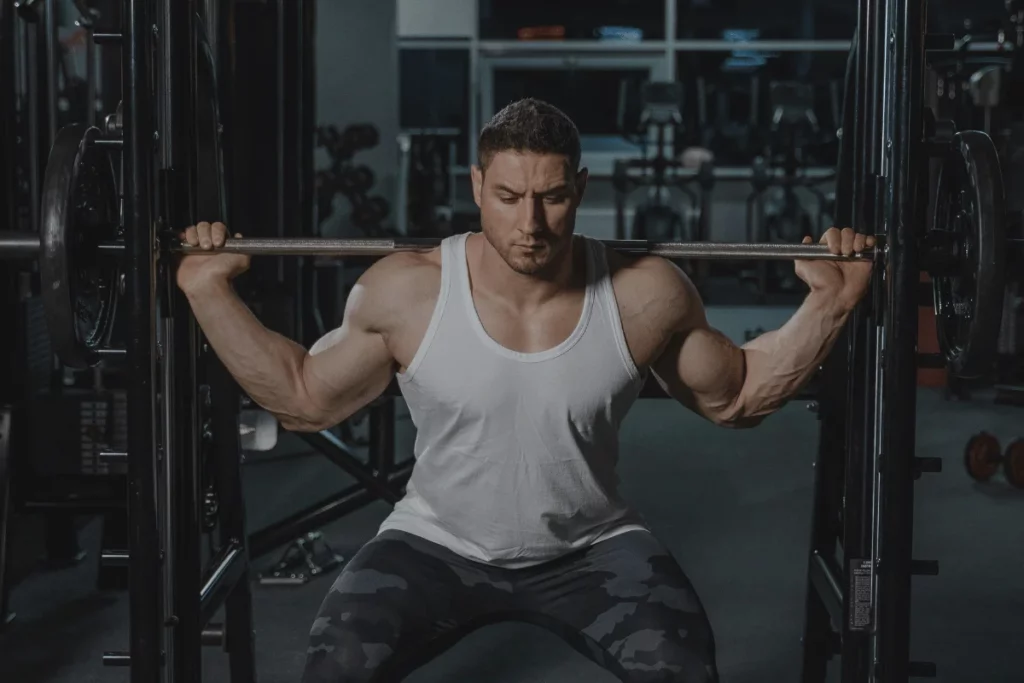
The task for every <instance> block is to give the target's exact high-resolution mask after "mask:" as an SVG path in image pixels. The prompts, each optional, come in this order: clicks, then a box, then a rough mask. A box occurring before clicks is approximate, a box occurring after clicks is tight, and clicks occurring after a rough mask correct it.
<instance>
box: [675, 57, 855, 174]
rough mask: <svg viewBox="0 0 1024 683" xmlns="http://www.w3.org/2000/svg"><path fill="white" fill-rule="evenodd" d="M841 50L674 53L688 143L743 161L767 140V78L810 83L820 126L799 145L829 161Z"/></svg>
mask: <svg viewBox="0 0 1024 683" xmlns="http://www.w3.org/2000/svg"><path fill="white" fill-rule="evenodd" d="M846 57H847V55H846V53H845V52H763V51H762V52H754V51H746V52H740V53H737V52H694V53H683V54H680V55H679V61H678V77H679V79H680V80H681V81H682V82H683V83H684V84H685V91H686V99H685V102H686V105H685V108H684V111H683V117H684V122H685V125H686V132H685V136H686V141H687V143H688V144H699V145H702V146H705V147H708V148H709V149H711V151H713V152H714V153H715V156H716V159H717V162H718V163H719V164H720V165H723V166H730V165H739V166H747V165H749V164H750V161H751V160H752V159H753V158H754V157H756V156H758V155H760V154H762V153H763V152H764V151H765V150H766V149H767V148H768V147H769V146H771V145H772V144H773V143H774V144H776V145H777V144H778V141H777V140H775V139H773V133H772V130H771V117H772V114H773V102H772V83H773V82H785V81H790V82H796V83H800V84H810V85H811V86H812V89H811V95H812V97H813V105H812V107H811V109H812V111H813V115H814V118H815V119H816V121H817V123H818V127H819V131H820V137H819V139H818V141H816V142H815V144H814V145H812V146H809V147H808V148H807V150H805V152H806V155H807V158H808V159H809V161H810V162H811V163H814V164H816V165H821V166H831V165H834V163H835V159H836V152H837V149H838V148H837V145H836V142H835V140H834V134H835V131H836V129H837V128H838V127H839V116H840V114H841V112H842V97H843V75H844V74H845V71H846Z"/></svg>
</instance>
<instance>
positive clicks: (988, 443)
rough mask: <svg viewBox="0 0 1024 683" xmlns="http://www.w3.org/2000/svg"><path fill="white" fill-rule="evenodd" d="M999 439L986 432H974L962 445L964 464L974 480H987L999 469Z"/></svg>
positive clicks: (1000, 458) (1000, 454) (1000, 456)
mask: <svg viewBox="0 0 1024 683" xmlns="http://www.w3.org/2000/svg"><path fill="white" fill-rule="evenodd" d="M1000 460H1002V453H1001V452H1000V450H999V439H997V438H996V437H994V436H992V435H991V434H989V433H988V432H981V433H980V434H975V435H974V436H972V437H971V438H970V440H969V441H968V442H967V446H965V447H964V466H965V467H966V468H967V473H968V474H969V475H971V478H972V479H974V480H975V481H988V480H989V479H991V478H992V477H993V475H995V473H996V471H997V470H998V469H999V462H1000Z"/></svg>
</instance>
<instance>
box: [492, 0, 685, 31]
mask: <svg viewBox="0 0 1024 683" xmlns="http://www.w3.org/2000/svg"><path fill="white" fill-rule="evenodd" d="M540 26H558V27H562V28H563V29H564V35H563V36H562V37H563V38H565V39H566V40H596V39H598V38H600V37H601V29H602V27H622V28H634V29H639V30H640V31H641V32H642V34H643V39H644V40H664V39H665V0H558V1H557V2H553V1H552V0H514V1H510V0H480V37H481V38H483V39H484V40H516V39H517V38H518V37H519V30H520V29H523V28H531V27H540Z"/></svg>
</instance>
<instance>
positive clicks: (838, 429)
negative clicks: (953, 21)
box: [802, 0, 939, 683]
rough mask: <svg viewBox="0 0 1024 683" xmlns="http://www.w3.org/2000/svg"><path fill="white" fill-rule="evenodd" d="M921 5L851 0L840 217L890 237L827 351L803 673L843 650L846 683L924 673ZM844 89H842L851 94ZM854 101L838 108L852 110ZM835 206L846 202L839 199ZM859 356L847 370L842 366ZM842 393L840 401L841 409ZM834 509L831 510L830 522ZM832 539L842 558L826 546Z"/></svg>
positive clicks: (820, 669) (928, 467)
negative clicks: (918, 555)
mask: <svg viewBox="0 0 1024 683" xmlns="http://www.w3.org/2000/svg"><path fill="white" fill-rule="evenodd" d="M925 9H926V8H925V5H924V4H923V3H914V2H912V1H911V0H861V2H860V5H859V21H858V31H857V36H856V39H855V44H856V53H855V56H856V61H855V69H856V78H855V83H856V87H855V89H854V94H855V96H856V101H855V103H854V105H853V109H852V113H853V117H852V120H853V123H852V125H850V124H846V125H844V134H845V135H852V144H851V145H850V147H849V149H850V150H852V151H853V152H854V158H853V159H852V160H844V161H845V163H849V162H850V161H852V167H851V168H852V172H851V173H850V175H849V177H848V178H847V180H849V181H850V182H851V183H852V188H851V194H852V197H854V201H853V202H852V206H850V207H847V208H846V209H845V211H850V212H851V213H850V216H849V219H850V224H853V225H858V226H862V227H863V229H864V230H865V231H867V232H874V233H877V234H884V235H885V236H886V238H887V244H888V245H889V248H888V253H887V259H886V260H885V261H884V262H882V263H880V264H879V265H880V268H881V269H882V270H883V271H884V275H885V277H884V279H883V278H881V277H876V278H875V281H874V283H873V287H872V291H871V295H870V296H869V297H868V298H867V300H866V301H865V302H864V303H863V304H862V306H861V307H860V308H859V310H858V311H857V313H856V314H855V317H854V320H853V321H852V323H851V325H850V326H849V328H848V329H847V331H846V335H845V340H843V343H840V344H838V345H837V347H836V351H835V352H834V353H833V354H832V356H831V357H830V358H829V359H828V361H827V362H826V364H825V369H824V372H825V379H826V381H825V382H824V386H826V387H828V388H829V389H828V390H829V392H830V393H829V394H828V395H826V396H823V397H822V402H821V413H820V417H821V420H822V423H821V441H820V444H819V455H818V461H817V463H816V475H817V476H816V483H815V505H814V520H813V527H812V535H811V555H810V562H809V565H808V588H807V603H806V616H805V625H804V627H805V631H804V667H803V675H802V680H803V681H804V683H812V682H813V683H823V682H824V681H825V680H826V677H825V674H826V667H827V661H828V659H830V658H831V657H832V656H834V655H837V654H838V655H840V657H841V664H840V680H841V681H842V683H859V682H861V681H878V682H879V683H904V682H906V681H908V679H909V678H910V677H911V676H934V671H935V667H934V664H932V663H930V662H914V661H912V660H911V658H910V651H909V650H910V647H909V645H910V643H909V640H910V638H909V634H910V608H911V605H910V596H911V586H910V584H911V579H912V577H913V576H914V575H922V574H936V573H937V563H934V562H929V561H915V560H913V559H912V556H911V549H912V547H913V512H914V481H915V479H916V478H917V477H918V476H919V475H920V474H921V473H922V472H936V471H939V468H938V466H937V463H935V462H930V461H927V460H925V459H919V458H916V457H915V456H914V455H913V454H914V439H915V410H916V390H917V389H916V388H917V382H916V372H917V366H918V357H917V352H916V339H917V305H918V303H917V294H916V292H917V288H918V279H919V267H918V253H917V246H916V244H917V238H918V237H919V235H917V234H916V233H915V229H916V227H917V226H918V225H919V224H921V222H922V221H921V220H919V219H920V218H921V217H922V216H923V215H924V211H925V206H924V201H923V200H924V199H925V198H926V196H927V190H926V188H925V176H926V165H925V164H926V151H925V147H924V144H925V140H924V117H923V106H924V105H923V102H924V63H925V29H926V27H925V21H924V17H925ZM848 96H849V94H848ZM850 111H851V110H849V109H848V110H847V112H848V113H850ZM841 210H842V209H841ZM847 367H849V368H862V369H863V372H861V373H847V372H844V368H847ZM842 406H845V410H844V409H841V407H842ZM840 520H841V521H840ZM837 541H838V545H839V546H840V547H841V553H842V556H843V558H844V559H845V563H844V564H843V565H841V564H840V563H839V562H838V559H837V558H836V556H835V552H836V546H837Z"/></svg>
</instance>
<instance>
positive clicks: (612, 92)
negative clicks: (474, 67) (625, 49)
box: [493, 68, 651, 136]
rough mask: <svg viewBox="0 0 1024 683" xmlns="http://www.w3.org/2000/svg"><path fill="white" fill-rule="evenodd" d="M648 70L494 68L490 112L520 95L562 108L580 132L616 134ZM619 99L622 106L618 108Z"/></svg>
mask: <svg viewBox="0 0 1024 683" xmlns="http://www.w3.org/2000/svg"><path fill="white" fill-rule="evenodd" d="M650 73H651V72H650V69H646V68H636V69H519V68H515V69H512V68H509V69H506V68H496V69H495V70H494V103H493V104H494V111H495V112H497V111H498V110H500V109H501V108H502V107H504V106H505V105H507V104H510V103H512V102H514V101H516V100H519V99H522V98H524V97H536V98H538V99H541V100H544V101H546V102H549V103H551V104H553V105H555V106H556V107H558V108H559V109H562V110H563V111H564V112H565V113H566V114H568V115H569V117H571V118H572V120H573V121H575V122H576V126H577V127H578V128H579V130H580V134H581V135H602V136H604V135H618V134H619V133H620V132H621V130H622V125H623V123H625V124H626V125H629V120H628V119H629V118H631V117H633V116H635V115H636V113H635V112H630V111H628V107H625V105H626V104H627V103H629V102H636V101H638V99H639V93H640V86H641V85H642V84H643V83H644V82H646V81H647V80H649V79H650ZM620 102H621V103H622V105H623V107H624V109H623V110H620Z"/></svg>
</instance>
